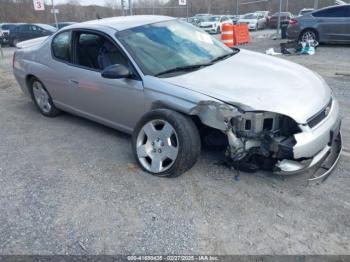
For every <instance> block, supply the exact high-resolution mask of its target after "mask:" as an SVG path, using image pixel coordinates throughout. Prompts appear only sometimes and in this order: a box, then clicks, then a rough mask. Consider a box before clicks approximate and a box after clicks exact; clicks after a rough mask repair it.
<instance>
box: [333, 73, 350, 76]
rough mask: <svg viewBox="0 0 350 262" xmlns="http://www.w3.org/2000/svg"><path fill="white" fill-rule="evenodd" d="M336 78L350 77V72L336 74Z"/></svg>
mask: <svg viewBox="0 0 350 262" xmlns="http://www.w3.org/2000/svg"><path fill="white" fill-rule="evenodd" d="M335 75H336V76H350V72H335Z"/></svg>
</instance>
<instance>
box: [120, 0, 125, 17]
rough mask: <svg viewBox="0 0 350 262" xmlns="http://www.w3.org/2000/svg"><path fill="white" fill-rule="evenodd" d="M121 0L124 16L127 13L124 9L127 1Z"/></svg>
mask: <svg viewBox="0 0 350 262" xmlns="http://www.w3.org/2000/svg"><path fill="white" fill-rule="evenodd" d="M120 1H121V7H122V16H124V15H125V13H124V10H125V2H124V0H120Z"/></svg>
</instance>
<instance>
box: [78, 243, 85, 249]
mask: <svg viewBox="0 0 350 262" xmlns="http://www.w3.org/2000/svg"><path fill="white" fill-rule="evenodd" d="M78 244H79V246H80V247H81V249H82V250H84V251H86V247H85V246H84V244H83V242H81V241H79V242H78Z"/></svg>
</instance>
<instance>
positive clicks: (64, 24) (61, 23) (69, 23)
mask: <svg viewBox="0 0 350 262" xmlns="http://www.w3.org/2000/svg"><path fill="white" fill-rule="evenodd" d="M75 23H76V22H60V23H57V25H56V24H52V25H51V26H52V27H56V28H57V29H61V28H63V27H66V26H69V25H73V24H75ZM57 26H58V27H57Z"/></svg>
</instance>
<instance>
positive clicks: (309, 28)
mask: <svg viewBox="0 0 350 262" xmlns="http://www.w3.org/2000/svg"><path fill="white" fill-rule="evenodd" d="M306 31H312V32H314V33H315V34H316V37H317V40H318V41H319V40H320V33H319V32H318V31H317V29H315V28H313V27H306V28H304V29H303V30H301V31H300V33H299V37H298V40H300V38H301V36H302V35H303V34H304V33H305V32H306Z"/></svg>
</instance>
